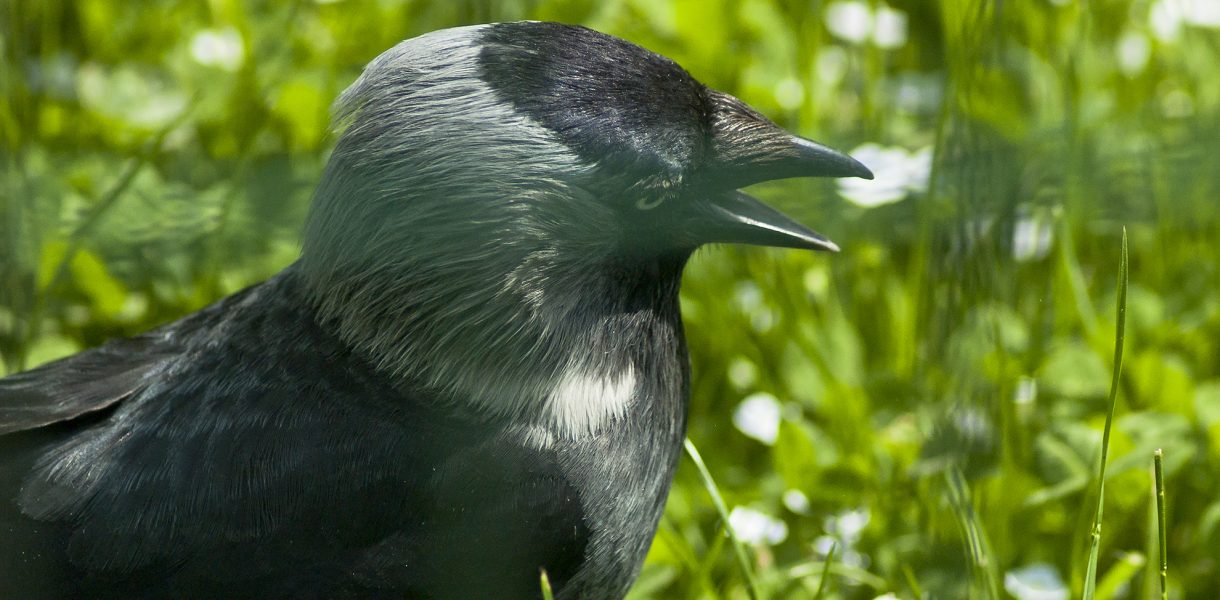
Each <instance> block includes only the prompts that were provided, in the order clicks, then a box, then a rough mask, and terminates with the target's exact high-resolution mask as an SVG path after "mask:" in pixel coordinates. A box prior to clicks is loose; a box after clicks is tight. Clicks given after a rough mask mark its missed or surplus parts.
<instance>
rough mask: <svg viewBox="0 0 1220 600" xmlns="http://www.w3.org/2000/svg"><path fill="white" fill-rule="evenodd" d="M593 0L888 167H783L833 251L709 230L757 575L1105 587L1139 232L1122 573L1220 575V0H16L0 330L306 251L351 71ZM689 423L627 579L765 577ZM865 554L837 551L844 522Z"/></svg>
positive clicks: (1115, 585)
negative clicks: (824, 172)
mask: <svg viewBox="0 0 1220 600" xmlns="http://www.w3.org/2000/svg"><path fill="white" fill-rule="evenodd" d="M522 18H531V19H547V20H559V21H566V22H572V23H582V24H586V25H588V26H591V27H593V28H596V29H599V30H601V31H604V32H607V33H611V34H614V35H618V36H622V37H625V38H627V39H629V40H632V41H634V42H636V43H639V44H641V45H644V46H646V47H648V48H651V49H653V50H656V51H658V52H660V53H663V54H666V55H668V56H670V57H672V58H674V59H676V60H677V61H678V62H679V63H681V64H682V65H684V66H685V67H686V68H687V69H688V70H690V71H691V72H692V73H693V74H694V75H695V76H696V77H698V78H699V79H701V80H702V81H704V82H705V83H708V84H709V85H711V86H713V87H717V88H720V89H722V90H725V91H729V92H732V93H734V94H736V95H738V96H740V97H741V98H743V99H745V100H746V101H747V102H749V103H751V104H752V105H754V106H755V107H757V108H758V109H759V110H761V111H762V112H763V113H765V114H767V115H768V116H770V117H772V118H773V119H775V120H776V121H777V122H779V123H781V124H782V125H784V126H786V127H788V128H790V129H791V130H793V131H796V132H799V133H801V134H803V135H805V136H807V137H812V138H814V139H818V140H820V141H823V142H825V143H827V144H829V145H832V146H835V147H839V148H843V149H845V150H849V151H851V152H852V153H853V154H854V155H855V156H857V157H858V158H860V159H861V160H863V161H864V162H865V163H867V164H868V165H869V166H871V167H872V168H873V170H874V171H875V172H876V173H877V175H878V177H877V180H875V181H872V182H862V181H842V182H835V181H827V180H822V181H787V182H777V183H772V184H768V185H765V186H758V188H757V189H756V190H754V191H755V192H756V193H757V194H758V195H760V196H762V197H764V198H766V199H768V200H769V201H771V202H773V203H774V204H775V205H777V206H779V207H781V208H782V209H784V210H786V211H787V212H789V213H790V214H793V215H794V216H797V217H798V218H799V219H800V220H802V221H804V222H805V223H808V224H810V225H811V226H813V227H814V228H815V229H817V230H819V231H821V232H823V233H825V234H827V235H828V236H830V237H831V238H832V239H834V240H836V241H837V242H838V243H839V244H840V245H841V246H842V247H843V252H842V253H841V254H839V255H834V256H828V255H814V254H809V253H801V252H795V251H783V250H765V249H757V248H730V247H725V248H711V249H707V250H704V251H701V252H700V253H699V254H698V255H697V256H696V258H695V260H694V261H693V263H692V264H691V265H690V268H689V269H688V272H687V274H686V278H685V281H684V292H683V309H684V313H685V315H686V321H687V324H688V331H689V336H690V341H691V350H692V354H693V363H694V373H695V381H694V401H693V404H692V413H693V414H692V421H691V423H692V424H691V429H690V437H691V439H692V440H693V441H694V443H695V444H696V445H697V446H698V447H699V448H700V449H701V450H702V454H703V456H704V458H705V459H706V461H707V463H708V465H709V468H710V470H711V473H712V475H713V476H714V478H715V480H716V483H717V484H718V487H719V490H720V492H721V493H722V494H723V495H724V497H725V500H726V502H727V504H728V506H729V507H730V509H731V511H732V515H731V518H730V519H728V522H729V523H731V526H732V527H733V528H734V529H735V531H736V532H737V535H738V536H739V537H740V538H741V539H742V540H743V541H744V542H745V543H746V545H747V547H748V561H749V564H750V567H751V569H752V570H753V571H755V572H756V574H757V579H758V585H759V587H760V589H761V591H762V595H764V596H766V597H769V598H808V597H811V596H812V595H813V594H814V593H815V592H816V590H818V589H819V586H820V585H821V583H822V576H823V574H824V573H828V574H829V576H828V578H827V581H826V584H825V589H824V591H823V593H824V594H825V597H828V598H876V597H887V598H890V597H897V598H919V597H924V598H967V597H971V598H1004V597H1016V598H1021V599H1039V600H1051V599H1057V598H1067V597H1069V596H1077V595H1078V594H1079V593H1080V590H1081V589H1082V582H1083V578H1084V571H1085V565H1086V561H1087V554H1088V528H1089V523H1090V520H1091V518H1092V514H1093V507H1094V502H1095V498H1096V491H1095V488H1096V482H1095V478H1096V475H1095V473H1096V465H1097V460H1098V455H1099V454H1098V452H1099V446H1100V441H1101V427H1102V423H1103V421H1104V418H1105V410H1106V402H1105V398H1106V392H1107V387H1108V385H1109V376H1110V375H1109V373H1110V368H1111V360H1112V349H1113V339H1114V338H1113V335H1114V334H1113V331H1114V327H1115V316H1114V315H1115V311H1114V302H1115V291H1116V283H1115V279H1116V274H1117V271H1118V263H1119V240H1120V236H1121V231H1122V228H1123V227H1126V228H1127V230H1128V232H1129V235H1130V240H1131V288H1130V298H1129V306H1128V318H1129V328H1128V338H1127V357H1128V359H1127V361H1126V364H1125V370H1124V372H1123V376H1122V379H1121V390H1120V392H1121V393H1120V396H1119V407H1118V415H1117V420H1116V422H1115V430H1114V434H1113V435H1114V437H1113V439H1112V441H1111V445H1112V446H1111V447H1112V451H1111V468H1110V470H1109V472H1108V475H1109V480H1108V484H1107V487H1106V491H1107V494H1106V498H1105V521H1104V523H1103V538H1102V545H1101V555H1100V557H1101V563H1100V570H1099V573H1100V576H1101V585H1100V588H1099V594H1098V596H1099V597H1100V598H1148V597H1152V596H1153V595H1154V591H1155V590H1156V585H1157V580H1156V576H1155V573H1156V570H1157V566H1156V562H1157V561H1156V558H1155V557H1156V549H1157V546H1156V543H1155V531H1156V530H1155V527H1154V526H1153V524H1154V521H1153V519H1152V513H1151V508H1150V507H1151V506H1152V504H1151V499H1152V492H1151V490H1152V480H1151V475H1150V465H1151V463H1152V454H1153V450H1154V449H1155V448H1164V451H1165V457H1166V458H1165V464H1166V485H1167V488H1168V492H1167V493H1168V502H1169V503H1168V507H1169V511H1168V524H1169V531H1168V556H1169V569H1170V571H1169V573H1170V574H1169V581H1170V588H1171V594H1170V596H1171V597H1174V598H1204V597H1212V596H1213V594H1214V593H1215V591H1216V590H1218V589H1220V563H1218V562H1217V561H1218V558H1220V476H1218V475H1220V273H1217V268H1218V264H1217V263H1218V260H1220V218H1218V217H1220V214H1218V213H1220V208H1218V207H1220V196H1218V194H1220V122H1217V106H1218V104H1220V2H1218V1H1216V0H1109V1H1107V2H1074V1H1071V0H1023V1H1022V2H1002V1H999V0H995V1H992V2H985V1H977V0H976V1H968V0H958V1H950V0H946V1H943V2H930V1H922V0H919V1H916V0H910V1H903V0H888V3H886V2H881V1H876V0H836V1H832V2H822V1H818V0H597V1H593V0H569V1H560V0H515V1H511V0H509V1H502V2H475V1H472V0H448V1H445V0H435V1H410V0H376V1H355V0H351V1H306V0H298V1H295V2H291V1H290V2H270V1H264V2H239V1H237V0H213V1H210V2H194V1H185V0H141V1H133V2H126V1H118V0H78V1H75V2H69V1H62V0H4V1H3V2H0V52H2V53H3V54H2V56H0V59H2V61H0V90H2V91H3V96H2V97H0V356H2V357H3V369H4V370H5V371H7V372H12V371H16V370H19V369H22V368H28V367H31V366H34V365H37V364H39V363H42V362H45V361H47V360H50V359H53V358H56V357H60V356H64V355H66V354H69V353H72V352H75V351H78V350H80V349H82V348H86V347H90V346H94V345H97V344H100V343H101V342H103V341H104V340H106V339H109V338H112V337H115V336H122V335H129V334H134V333H136V332H140V331H143V330H145V329H148V328H150V327H152V326H154V325H157V324H160V323H164V322H166V321H169V320H172V319H174V318H177V317H179V316H181V315H183V314H185V313H187V312H190V311H193V310H195V309H198V308H200V307H202V306H204V305H206V304H207V303H209V302H211V301H213V300H215V299H216V298H218V297H220V296H222V295H224V294H227V293H231V292H233V291H235V290H237V289H239V288H241V287H243V286H245V285H248V284H250V283H253V282H256V281H258V280H261V279H263V278H265V277H267V276H268V275H270V274H272V273H274V272H276V271H277V270H279V269H280V268H282V267H284V266H285V265H287V264H288V263H290V262H291V261H292V260H294V258H295V257H296V254H297V251H298V248H299V246H298V242H299V237H298V229H299V227H300V225H301V223H302V221H303V218H304V214H305V211H306V210H307V207H308V203H309V199H310V194H311V190H312V188H313V186H314V184H315V182H316V181H317V179H318V176H319V173H320V170H321V167H322V165H323V164H324V162H325V159H326V156H327V152H328V150H329V148H330V146H331V144H332V143H333V140H334V137H333V135H332V132H331V131H330V129H329V125H328V107H329V103H330V102H331V100H332V99H333V98H334V97H335V96H336V95H337V94H338V93H339V92H340V91H341V90H342V89H343V88H344V87H345V86H346V85H347V84H349V83H350V82H351V81H352V80H353V79H354V78H355V77H356V76H357V74H358V73H359V71H360V68H361V67H362V65H363V64H364V63H366V62H367V61H368V60H370V59H371V58H373V57H374V56H376V55H377V54H378V53H380V52H381V51H382V50H384V49H386V48H388V47H390V46H391V45H393V44H394V43H396V42H398V41H400V40H402V39H404V38H407V37H410V36H414V35H417V34H420V33H423V32H426V31H429V30H433V29H437V28H442V27H448V26H453V25H460V24H468V23H475V22H486V21H497V20H514V19H522ZM727 526H729V525H728V524H726V522H725V520H724V519H721V518H720V517H719V515H718V513H717V511H716V510H715V508H714V506H713V503H712V501H711V500H710V498H709V495H708V489H707V488H706V487H705V486H704V485H703V483H702V482H701V481H700V478H699V476H698V473H697V471H696V470H695V469H694V468H693V465H692V464H691V462H690V461H689V460H685V459H684V462H683V464H682V467H681V470H680V472H679V474H678V478H677V482H676V485H675V488H674V491H673V494H672V496H671V498H670V502H669V506H668V510H667V512H666V515H665V518H664V521H663V523H662V526H661V531H660V533H659V534H658V537H657V539H656V541H655V543H654V545H653V549H652V552H651V554H650V555H649V560H648V563H647V566H646V568H645V570H644V573H643V575H642V577H641V578H640V581H639V583H638V585H637V586H636V588H635V590H634V591H633V594H634V595H633V598H636V599H643V598H692V599H694V598H709V599H717V598H745V597H747V594H748V591H747V590H748V585H747V583H746V578H745V577H744V575H743V570H742V569H741V568H739V566H738V564H737V562H736V560H735V558H734V553H733V548H732V545H731V543H730V542H729V541H727V538H726V535H725V529H726V527H727ZM832 546H833V547H835V548H836V550H835V553H834V557H833V559H832V560H831V561H829V562H828V561H826V557H827V554H828V552H829V550H830V548H831V547H832Z"/></svg>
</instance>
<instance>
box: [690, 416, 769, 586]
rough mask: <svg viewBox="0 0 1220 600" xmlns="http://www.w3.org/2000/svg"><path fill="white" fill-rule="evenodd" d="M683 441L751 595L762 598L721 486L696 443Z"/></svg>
mask: <svg viewBox="0 0 1220 600" xmlns="http://www.w3.org/2000/svg"><path fill="white" fill-rule="evenodd" d="M683 443H684V445H685V446H686V453H687V454H688V455H690V458H691V460H692V461H693V462H694V463H695V468H696V469H698V470H699V477H700V478H701V479H702V480H703V487H705V488H707V493H708V495H709V496H711V497H712V504H714V505H715V506H716V512H718V513H720V518H721V519H722V520H723V521H724V524H725V527H724V528H725V531H728V533H729V539H730V540H732V541H733V550H734V551H736V553H737V563H738V565H739V566H740V567H741V572H742V574H743V575H744V576H745V578H746V581H747V582H749V585H750V597H751V598H753V599H754V600H762V597H763V596H762V594H761V593H760V592H759V589H758V579H757V578H755V576H754V570H753V569H751V568H750V560H749V558H748V557H747V556H746V548H745V546H744V545H742V543H741V540H739V539H737V532H735V531H733V526H732V525H730V524H729V509H728V507H727V506H726V505H725V503H724V497H722V496H721V495H720V488H718V487H716V481H715V480H713V479H712V474H711V472H710V471H708V470H707V465H706V464H704V462H703V457H702V456H700V455H699V450H697V449H696V448H695V444H693V443H692V442H691V441H690V438H687V439H686V440H685V441H684V442H683Z"/></svg>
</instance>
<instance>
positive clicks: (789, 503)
mask: <svg viewBox="0 0 1220 600" xmlns="http://www.w3.org/2000/svg"><path fill="white" fill-rule="evenodd" d="M784 506H786V507H787V508H788V510H790V511H792V512H794V513H796V514H798V515H807V514H809V496H806V495H805V492H802V491H800V490H788V491H786V492H784Z"/></svg>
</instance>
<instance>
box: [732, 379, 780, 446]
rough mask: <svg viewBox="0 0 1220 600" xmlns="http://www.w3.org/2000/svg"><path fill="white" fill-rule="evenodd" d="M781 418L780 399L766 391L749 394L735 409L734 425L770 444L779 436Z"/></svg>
mask: <svg viewBox="0 0 1220 600" xmlns="http://www.w3.org/2000/svg"><path fill="white" fill-rule="evenodd" d="M779 419H780V405H779V400H778V399H776V398H775V396H772V395H771V394H768V393H765V392H759V393H757V394H751V395H749V396H747V397H746V399H745V400H742V401H741V404H738V405H737V410H735V411H733V425H734V426H735V427H737V429H738V430H739V431H741V432H742V433H744V434H746V435H748V436H750V437H752V438H754V439H756V440H758V441H760V442H762V443H764V444H766V445H768V446H770V445H772V444H774V443H775V438H776V437H777V436H779Z"/></svg>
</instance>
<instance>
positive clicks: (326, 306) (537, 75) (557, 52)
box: [302, 22, 872, 381]
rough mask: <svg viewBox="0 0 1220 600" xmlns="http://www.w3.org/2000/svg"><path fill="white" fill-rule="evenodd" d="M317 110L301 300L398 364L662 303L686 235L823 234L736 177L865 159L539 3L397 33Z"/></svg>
mask: <svg viewBox="0 0 1220 600" xmlns="http://www.w3.org/2000/svg"><path fill="white" fill-rule="evenodd" d="M336 113H337V116H338V120H339V121H340V123H342V124H343V125H344V127H345V129H344V132H343V134H342V136H341V138H340V140H339V142H338V145H337V146H336V148H335V151H334V153H333V155H332V157H331V159H330V162H329V164H328V165H327V169H326V173H325V176H324V179H323V182H322V184H321V185H320V187H319V189H318V192H317V194H316V196H315V202H314V206H313V210H312V211H311V214H310V218H309V222H308V225H307V228H306V234H305V241H304V252H303V256H302V264H303V268H304V271H305V273H306V276H307V278H308V280H309V282H310V284H311V286H312V288H313V290H314V292H315V294H316V295H317V297H318V298H319V300H320V306H321V307H322V310H323V314H324V315H327V316H328V318H331V319H334V320H337V321H339V322H340V325H339V326H340V328H341V330H342V331H344V332H347V334H348V337H350V338H352V339H353V340H354V341H356V342H357V343H358V345H361V346H364V347H365V348H366V350H367V351H368V352H369V353H370V354H371V355H372V356H374V357H375V359H376V360H377V361H378V362H380V363H382V364H384V365H386V366H389V367H391V368H393V369H395V370H397V371H399V372H404V373H405V374H408V375H410V374H413V373H411V371H412V369H413V368H414V367H411V366H409V365H415V364H423V363H429V364H430V363H438V362H441V363H445V364H446V365H452V367H451V368H450V367H435V368H434V369H433V370H438V369H439V371H448V370H451V369H454V370H456V369H462V368H468V367H469V365H470V363H471V362H472V361H475V362H478V360H480V359H481V357H484V355H485V354H487V353H488V352H490V350H488V348H494V347H498V346H497V345H501V346H502V345H505V344H508V345H510V346H511V345H512V344H514V343H517V344H518V345H520V344H526V345H528V346H529V348H518V350H521V351H525V350H529V349H533V350H537V351H542V352H544V351H545V350H538V347H548V348H549V347H551V346H552V345H548V344H547V343H546V342H542V343H539V342H538V341H537V340H538V336H543V337H544V338H545V336H547V335H554V336H563V337H564V338H565V339H569V338H572V337H573V336H574V335H575V334H573V333H572V332H571V331H568V329H569V328H570V327H569V326H570V325H571V324H572V323H577V322H582V323H583V322H596V321H597V319H599V318H603V317H605V315H607V314H623V313H631V312H633V311H642V310H652V309H653V308H655V307H656V306H658V305H660V304H665V305H667V306H668V305H673V306H674V307H675V308H674V310H675V311H676V290H677V281H678V278H679V275H680V273H681V269H682V265H683V264H684V263H685V261H686V258H687V257H688V256H689V255H690V253H691V252H692V251H693V250H694V249H695V248H697V247H698V246H700V245H702V244H707V243H721V242H724V243H747V244H761V245H768V246H784V247H792V248H808V249H814V250H834V249H836V247H835V245H834V244H833V243H831V242H830V241H829V240H827V239H826V238H824V237H822V236H821V235H819V234H817V233H814V232H813V231H811V230H809V229H806V228H805V227H804V226H802V225H800V224H798V223H796V222H795V221H793V220H791V219H789V218H787V217H785V216H784V215H782V214H781V213H779V212H778V211H775V210H773V209H771V208H769V207H767V206H766V205H764V204H762V203H760V202H758V201H757V200H755V199H753V198H751V197H749V196H747V195H745V194H744V193H741V192H739V191H738V188H741V187H744V186H748V185H750V184H753V183H758V182H761V181H766V180H771V179H781V178H788V177H809V176H812V177H818V176H821V177H827V176H829V177H843V176H856V177H866V178H871V177H872V175H871V173H870V172H869V171H868V169H866V168H865V167H864V166H863V165H861V164H860V163H858V162H856V161H855V160H853V159H851V158H849V157H847V156H845V155H843V154H840V153H838V152H835V151H834V150H831V149H829V148H826V147H824V146H822V145H820V144H817V143H815V142H812V141H809V140H806V139H803V138H800V137H797V136H794V135H791V134H789V133H787V132H785V131H783V130H782V129H780V128H779V127H778V126H776V125H775V124H774V123H772V122H771V121H769V120H768V119H766V118H765V117H763V116H761V115H760V114H758V113H757V112H755V111H754V110H752V109H751V108H750V107H749V106H747V105H746V104H745V103H743V102H741V101H740V100H738V99H736V98H734V97H732V96H729V95H727V94H724V93H721V92H717V91H714V90H711V89H709V88H708V87H706V86H704V85H703V84H701V83H699V82H698V81H696V80H695V79H694V78H693V77H691V75H690V74H688V73H687V72H686V71H685V70H683V69H682V68H681V67H680V66H678V65H677V64H676V63H674V62H673V61H671V60H669V59H667V58H664V57H662V56H660V55H658V54H655V53H653V52H650V51H648V50H645V49H643V48H640V47H638V46H636V45H634V44H631V43H628V42H625V41H623V40H620V39H617V38H614V37H611V36H607V35H604V34H601V33H597V32H595V31H592V30H589V29H585V28H582V27H575V26H568V25H560V24H555V23H539V22H521V23H503V24H493V25H482V26H473V27H462V28H456V29H448V30H443V31H438V32H434V33H430V34H427V35H424V36H421V37H417V38H414V39H411V40H407V41H405V42H403V43H401V44H399V45H397V46H395V47H394V48H392V49H390V50H389V51H387V52H385V53H384V54H382V55H381V56H380V57H378V58H377V59H375V60H374V61H373V62H372V63H370V64H369V65H368V67H367V68H366V69H365V71H364V73H363V75H362V76H361V77H360V79H359V80H358V81H356V83H354V84H353V85H352V86H351V87H350V88H349V89H348V90H347V91H346V92H344V94H343V95H342V97H340V99H339V100H338V102H337V103H336ZM650 307H651V308H650ZM531 324H532V325H531ZM531 327H533V329H532V330H531ZM471 330H475V331H477V332H480V335H474V334H472V333H471ZM472 336H473V337H472ZM526 338H528V339H529V341H520V340H524V339H526ZM474 339H478V340H479V341H478V342H477V343H474V344H472V340H474ZM419 340H426V344H427V345H428V348H429V350H428V351H427V352H428V353H429V356H428V357H421V356H419V354H420V353H421V352H424V350H421V349H420V348H421V345H422V344H424V343H425V342H421V341H419ZM412 348H414V350H413V349H412ZM441 349H447V350H441ZM437 356H444V358H436V357H437ZM454 357H457V358H454ZM422 358H427V360H423V359H422ZM484 358H485V357H484ZM497 360H498V361H500V363H498V364H501V363H502V362H503V361H504V360H505V358H504V357H499V358H498V359H497ZM530 360H533V361H534V362H535V363H537V362H538V360H539V359H538V357H537V356H531V357H530ZM510 362H511V361H510ZM404 365H407V366H404ZM415 374H416V375H418V373H415ZM428 379H429V380H433V381H442V380H445V378H444V376H443V375H435V374H434V376H430V377H428Z"/></svg>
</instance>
